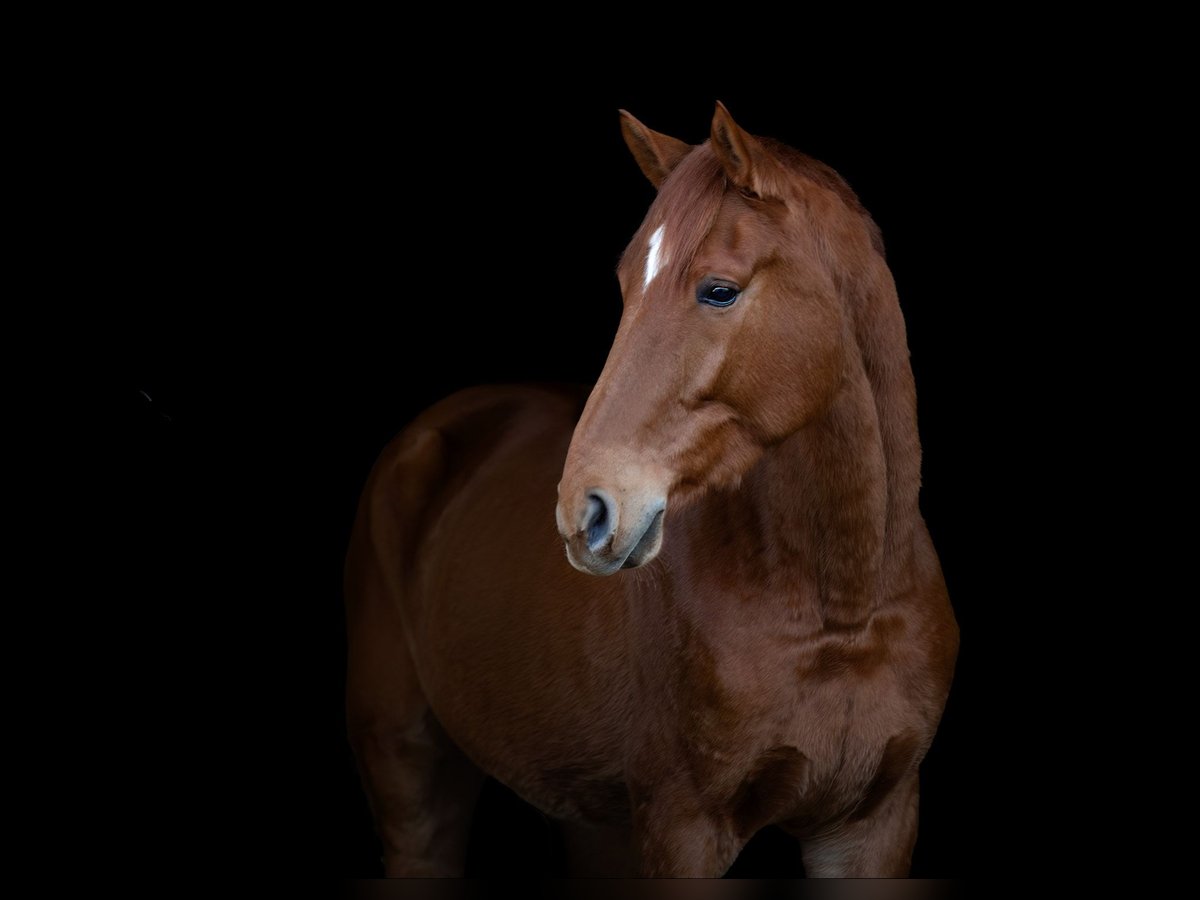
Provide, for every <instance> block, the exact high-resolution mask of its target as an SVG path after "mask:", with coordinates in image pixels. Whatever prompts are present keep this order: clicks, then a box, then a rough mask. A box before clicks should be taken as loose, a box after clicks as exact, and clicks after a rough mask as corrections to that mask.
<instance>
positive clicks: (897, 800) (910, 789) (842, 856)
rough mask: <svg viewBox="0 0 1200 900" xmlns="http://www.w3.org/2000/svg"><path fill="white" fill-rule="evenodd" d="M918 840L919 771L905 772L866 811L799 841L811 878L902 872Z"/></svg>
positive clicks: (893, 875) (899, 875) (894, 875)
mask: <svg viewBox="0 0 1200 900" xmlns="http://www.w3.org/2000/svg"><path fill="white" fill-rule="evenodd" d="M916 841H917V776H916V775H915V774H913V775H911V776H909V777H908V778H907V779H906V780H905V781H903V782H901V783H900V784H898V785H897V786H896V787H895V788H893V789H892V791H891V793H890V794H889V795H888V796H887V797H886V798H885V799H884V800H883V802H882V803H880V804H879V805H878V806H876V807H875V808H874V809H873V810H872V811H871V812H870V814H869V815H867V816H865V817H863V818H859V819H851V820H850V821H849V822H846V823H844V824H842V825H841V826H839V827H838V829H837V830H836V831H832V832H830V833H829V834H826V835H821V836H820V837H815V838H814V837H809V838H807V839H805V840H803V841H802V842H801V848H802V853H803V857H804V871H805V874H807V875H808V877H809V878H903V877H905V876H907V875H908V869H909V865H910V863H911V861H912V851H913V845H914V844H915V843H916Z"/></svg>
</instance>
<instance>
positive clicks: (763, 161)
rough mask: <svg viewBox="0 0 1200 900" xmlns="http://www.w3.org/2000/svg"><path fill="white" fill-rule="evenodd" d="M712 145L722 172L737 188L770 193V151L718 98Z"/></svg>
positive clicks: (760, 194) (757, 194)
mask: <svg viewBox="0 0 1200 900" xmlns="http://www.w3.org/2000/svg"><path fill="white" fill-rule="evenodd" d="M712 149H713V153H715V154H716V155H717V159H719V160H720V161H721V167H722V168H724V169H725V175H726V177H728V178H729V180H730V182H732V183H733V184H734V185H735V186H736V187H737V188H738V189H740V190H742V191H746V192H747V193H750V194H753V195H754V196H757V197H766V196H769V195H770V194H771V193H772V191H771V190H770V188H769V185H770V184H771V182H772V181H773V179H772V178H771V175H770V172H771V170H772V168H773V162H772V160H771V155H770V153H769V152H768V151H767V149H766V148H765V147H763V145H762V144H761V143H760V142H759V140H758V138H756V137H755V136H754V135H752V134H748V133H747V132H745V131H743V130H742V129H741V126H739V125H738V123H737V122H735V121H733V116H731V115H730V114H729V110H727V109H726V108H725V104H724V103H722V102H721V101H720V100H718V101H717V111H716V112H715V113H714V114H713V120H712Z"/></svg>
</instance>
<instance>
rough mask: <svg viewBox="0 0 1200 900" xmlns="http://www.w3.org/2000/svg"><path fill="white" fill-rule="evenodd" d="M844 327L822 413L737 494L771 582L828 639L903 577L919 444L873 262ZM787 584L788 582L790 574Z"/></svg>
mask: <svg viewBox="0 0 1200 900" xmlns="http://www.w3.org/2000/svg"><path fill="white" fill-rule="evenodd" d="M880 266H881V272H879V273H875V275H874V276H873V278H874V281H873V291H872V293H871V294H870V295H869V296H864V297H862V298H860V300H861V302H860V303H859V304H858V305H857V306H856V308H855V315H854V316H853V320H852V323H851V324H852V327H853V329H854V331H855V338H854V339H855V343H856V345H857V349H858V351H859V352H857V353H853V354H852V358H851V364H850V367H849V371H848V373H847V378H846V381H845V383H844V384H843V386H842V388H841V390H840V391H839V393H838V395H837V397H836V399H835V400H834V402H833V404H832V405H831V407H830V409H829V411H828V412H827V413H826V415H825V416H823V417H822V418H821V419H820V420H818V421H816V422H814V423H811V424H810V425H808V426H807V427H805V428H804V429H802V430H801V431H799V432H797V433H796V434H794V435H792V436H791V437H790V438H788V439H787V440H785V441H783V442H782V443H780V444H778V445H777V446H775V447H773V448H771V449H770V450H769V451H768V452H767V455H766V457H765V458H764V460H763V461H762V463H761V464H760V465H759V466H757V467H756V469H755V471H754V473H753V474H752V476H751V478H750V479H748V483H747V484H746V488H747V489H748V496H749V497H750V498H751V500H752V502H753V503H754V504H755V505H756V507H757V509H758V515H757V516H756V518H757V521H758V522H759V523H760V527H761V528H762V529H763V534H762V536H761V537H762V541H763V543H762V546H763V547H764V549H765V551H766V557H767V559H768V565H769V567H770V570H771V579H772V581H773V582H774V583H775V584H787V583H791V584H794V585H803V586H804V589H803V590H798V591H797V592H796V593H797V599H796V602H811V600H806V599H805V597H804V596H802V595H807V597H809V598H811V597H812V596H813V595H815V599H816V607H817V609H816V612H817V613H818V614H819V616H820V619H821V622H822V624H823V625H824V627H825V628H826V629H837V628H850V627H855V626H859V625H862V624H863V623H865V622H866V620H867V619H868V617H869V616H870V614H871V611H872V610H873V609H874V608H875V607H876V606H877V604H878V603H879V602H880V600H881V599H882V598H883V597H884V596H886V594H887V593H889V592H893V591H896V590H897V589H900V588H901V586H902V581H903V579H904V577H906V575H907V574H908V572H909V567H910V564H911V559H912V556H911V554H912V549H913V528H914V524H915V521H916V518H917V516H918V515H919V513H918V507H917V491H918V487H919V478H920V443H919V439H918V436H917V430H916V403H915V392H914V389H913V381H912V370H911V368H910V366H909V362H908V348H907V344H906V342H905V339H904V322H903V319H902V318H901V315H900V309H899V305H898V304H897V302H896V295H895V288H894V287H893V286H892V281H891V276H890V273H888V272H887V269H886V267H885V266H883V265H882V261H880ZM789 573H790V574H791V575H792V576H793V577H792V578H790V579H789V578H788V577H787V576H788V574H789Z"/></svg>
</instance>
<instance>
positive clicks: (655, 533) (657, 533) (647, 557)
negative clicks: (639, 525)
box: [621, 509, 665, 569]
mask: <svg viewBox="0 0 1200 900" xmlns="http://www.w3.org/2000/svg"><path fill="white" fill-rule="evenodd" d="M664 512H665V510H661V509H660V510H659V511H658V514H657V515H655V517H654V518H653V520H651V522H650V525H649V527H648V528H647V529H646V530H645V532H643V533H642V536H641V537H640V538H638V542H637V543H636V544H634V545H633V549H632V550H630V551H629V555H628V556H627V557H625V562H623V563H621V568H622V569H636V568H637V567H638V566H644V565H646V563H648V562H651V561H652V560H653V559H654V557H656V556H658V551H659V550H661V549H662V539H663V513H664Z"/></svg>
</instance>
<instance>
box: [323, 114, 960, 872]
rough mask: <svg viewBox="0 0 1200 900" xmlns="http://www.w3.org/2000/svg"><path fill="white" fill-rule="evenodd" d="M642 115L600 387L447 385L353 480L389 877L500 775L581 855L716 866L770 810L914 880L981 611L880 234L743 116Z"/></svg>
mask: <svg viewBox="0 0 1200 900" xmlns="http://www.w3.org/2000/svg"><path fill="white" fill-rule="evenodd" d="M622 128H623V131H624V134H625V139H626V143H627V144H628V145H629V148H630V149H631V150H632V151H633V155H634V157H635V158H636V160H637V163H638V165H639V166H640V167H641V169H642V171H643V172H644V173H645V174H646V175H647V176H648V177H649V178H650V180H651V181H652V182H653V183H654V184H655V185H656V186H657V187H658V196H657V198H656V199H655V201H654V203H653V205H652V206H651V207H650V211H649V213H648V214H647V216H646V219H645V221H644V222H643V223H642V226H641V228H640V229H639V231H638V232H637V234H635V235H634V237H633V241H632V242H631V243H630V245H629V247H628V249H627V250H626V252H625V254H624V256H623V258H622V260H621V263H620V267H619V269H618V274H619V278H620V282H621V290H622V293H623V295H624V304H625V309H624V314H623V316H622V318H621V323H620V327H619V329H618V331H617V335H616V338H615V340H614V342H613V346H612V350H611V352H610V353H609V357H608V362H607V364H606V365H605V367H604V371H603V372H602V373H601V375H600V380H599V382H598V383H597V384H596V387H595V388H594V390H592V392H591V395H590V396H589V397H587V400H586V405H583V396H582V394H577V393H573V392H570V391H565V390H560V389H553V388H538V387H508V388H479V389H475V390H469V391H466V392H463V393H460V394H457V395H455V396H453V397H451V398H449V399H448V400H445V401H443V402H441V403H439V404H438V405H436V406H434V407H433V408H432V409H429V410H428V411H426V412H425V413H423V414H422V415H421V416H420V417H419V418H418V419H417V420H416V421H415V422H414V423H413V424H412V425H411V426H410V427H409V428H408V429H407V430H406V431H405V432H404V433H403V434H401V435H400V436H399V437H398V438H397V439H396V440H395V441H394V442H393V443H392V444H391V445H390V446H389V447H388V448H387V449H386V450H385V451H384V453H383V455H382V457H381V458H380V460H379V462H378V463H377V464H376V466H375V469H374V471H373V473H372V475H371V478H370V481H369V483H368V485H367V488H366V490H365V493H364V494H363V498H362V501H361V504H360V508H359V513H358V519H357V522H356V525H355V529H354V536H353V538H352V542H351V547H350V551H349V556H348V562H347V572H346V593H347V607H348V626H349V678H348V722H349V730H350V735H351V740H352V743H353V746H354V749H355V752H356V755H357V759H358V762H359V767H360V772H361V774H362V779H363V783H364V786H365V789H366V792H367V794H368V797H369V800H370V803H371V808H372V810H373V813H374V816H375V820H376V823H377V828H378V831H379V834H380V837H381V839H382V843H383V848H384V854H385V856H384V862H385V866H386V870H387V872H388V874H393V875H427V874H454V873H460V872H461V869H462V865H463V859H464V853H465V845H466V838H467V833H468V828H469V824H470V819H471V814H472V808H473V805H474V802H475V799H476V796H477V792H478V790H479V787H480V784H481V781H482V779H483V776H484V773H487V774H489V775H492V776H494V777H495V778H497V779H499V780H500V781H501V782H502V783H504V784H506V785H508V786H509V787H510V788H512V789H513V790H514V791H515V792H516V793H517V794H519V795H520V796H521V797H523V798H525V799H526V800H527V801H529V802H530V803H532V804H533V805H534V806H536V807H537V808H538V809H540V810H542V811H543V812H544V813H545V814H546V815H547V816H550V817H552V818H553V819H555V820H558V821H559V822H562V823H563V824H564V834H565V839H566V845H567V849H568V854H569V855H570V857H571V860H572V863H573V864H575V865H577V866H578V871H579V872H581V873H587V874H600V873H612V874H620V873H622V872H626V873H629V874H643V875H691V876H716V875H720V874H721V873H723V872H724V871H725V870H726V869H727V868H728V867H729V865H730V864H731V863H732V862H733V860H734V858H735V857H736V856H737V854H738V851H739V850H740V849H741V848H742V846H743V845H744V844H745V843H746V842H747V841H748V840H749V839H750V837H751V836H753V835H754V834H755V832H757V831H758V830H759V829H761V828H763V827H764V826H767V825H771V824H776V825H780V826H782V827H783V828H784V829H785V830H786V831H787V832H789V833H790V834H792V835H794V836H795V837H796V838H797V839H798V841H799V843H800V852H801V853H802V855H803V861H804V868H805V870H806V872H807V873H808V874H809V875H815V876H882V875H888V876H895V875H904V874H906V873H907V871H908V867H909V860H910V857H911V854H912V849H913V844H914V841H915V840H916V834H917V769H918V766H919V764H920V763H921V760H922V759H923V757H924V756H925V752H926V750H927V749H928V747H929V744H930V741H931V740H932V739H933V735H934V731H935V730H936V728H937V724H938V720H939V719H940V717H941V714H942V707H943V705H944V703H945V700H946V694H947V691H948V690H949V686H950V681H951V676H952V673H953V668H954V661H955V656H956V653H957V648H958V629H957V626H956V624H955V621H954V615H953V613H952V612H951V609H950V605H949V602H948V599H947V596H946V589H945V584H944V582H943V580H942V574H941V569H940V566H939V563H938V558H937V555H936V553H935V552H934V548H933V545H932V542H931V541H930V538H929V533H928V531H927V529H926V527H925V523H924V521H923V520H922V518H921V514H920V511H919V509H918V506H917V492H918V484H919V474H920V473H919V470H920V445H919V442H918V437H917V423H916V397H915V392H914V387H913V377H912V371H911V368H910V366H909V361H908V348H907V343H906V338H905V330H904V320H903V318H902V316H901V313H900V307H899V303H898V301H897V298H896V290H895V285H894V283H893V281H892V277H891V273H890V272H889V270H888V267H887V264H886V263H885V261H884V254H883V247H882V243H881V240H880V237H879V232H878V229H877V228H876V226H875V224H874V222H873V221H872V220H871V219H870V217H869V216H868V214H867V213H866V212H865V211H864V210H863V208H862V206H861V205H860V204H859V202H858V199H857V198H856V197H855V195H854V194H853V192H852V191H851V190H850V188H849V187H848V186H847V185H846V183H845V182H844V181H842V179H841V178H840V177H839V176H838V175H837V174H836V173H835V172H834V171H833V170H831V169H830V168H828V167H827V166H825V165H823V164H822V163H819V162H817V161H815V160H813V159H810V158H808V157H806V156H803V155H802V154H800V153H798V152H796V151H794V150H792V149H789V148H788V147H785V146H783V145H780V144H778V143H775V142H773V141H769V140H767V139H762V138H756V137H753V136H751V135H750V134H748V133H746V132H745V131H743V130H742V129H741V128H739V127H738V125H737V124H735V123H734V121H733V119H732V118H731V117H730V115H729V113H728V112H727V111H726V110H725V108H724V107H723V106H720V105H718V107H717V111H716V114H715V117H714V118H713V121H712V130H711V139H710V140H709V141H707V142H705V143H704V144H701V145H699V146H689V145H688V144H685V143H683V142H682V141H679V140H676V139H674V138H671V137H667V136H666V135H663V134H659V133H657V132H654V131H651V130H650V129H648V128H646V127H645V126H644V125H642V124H641V123H640V122H638V121H637V120H636V119H634V118H633V117H632V116H630V115H628V114H627V113H624V112H622ZM581 406H582V415H581V414H580V410H581ZM556 483H557V487H558V495H557V509H556V511H555V515H552V514H551V509H552V507H553V506H554V503H555V493H554V492H555V485H556ZM556 522H557V533H556V529H555V524H556ZM563 542H565V544H566V555H565V558H564V554H563ZM568 562H569V564H568Z"/></svg>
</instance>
